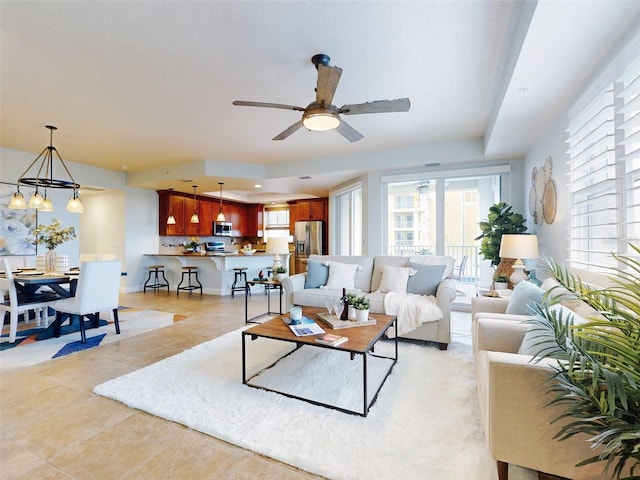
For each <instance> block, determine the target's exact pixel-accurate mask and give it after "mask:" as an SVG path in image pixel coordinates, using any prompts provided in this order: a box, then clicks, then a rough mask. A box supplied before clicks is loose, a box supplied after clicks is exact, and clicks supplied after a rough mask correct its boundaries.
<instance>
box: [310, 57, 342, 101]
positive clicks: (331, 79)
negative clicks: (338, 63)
mask: <svg viewBox="0 0 640 480" xmlns="http://www.w3.org/2000/svg"><path fill="white" fill-rule="evenodd" d="M341 75H342V69H341V68H340V67H327V66H326V65H318V84H317V85H316V102H317V103H319V104H321V105H322V104H324V105H331V104H332V103H333V95H334V94H335V93H336V89H337V88H338V82H339V81H340V76H341Z"/></svg>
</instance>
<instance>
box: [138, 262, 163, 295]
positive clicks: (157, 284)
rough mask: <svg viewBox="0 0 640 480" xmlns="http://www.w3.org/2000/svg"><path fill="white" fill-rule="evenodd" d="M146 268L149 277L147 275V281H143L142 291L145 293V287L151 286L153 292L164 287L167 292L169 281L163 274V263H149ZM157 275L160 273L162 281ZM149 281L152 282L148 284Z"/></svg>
mask: <svg viewBox="0 0 640 480" xmlns="http://www.w3.org/2000/svg"><path fill="white" fill-rule="evenodd" d="M148 268H149V277H147V281H146V282H145V283H144V289H143V293H147V288H151V289H152V290H153V291H154V293H155V292H157V291H158V290H160V289H161V288H166V289H167V293H169V281H168V280H167V277H165V276H164V265H149V267H148ZM159 275H162V281H161V280H160V277H159ZM152 276H153V278H152ZM149 282H153V283H151V284H150V283H149Z"/></svg>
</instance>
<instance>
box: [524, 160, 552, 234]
mask: <svg viewBox="0 0 640 480" xmlns="http://www.w3.org/2000/svg"><path fill="white" fill-rule="evenodd" d="M552 174H553V161H552V160H551V157H547V159H546V160H545V161H544V165H543V166H542V167H540V168H538V167H533V170H532V171H531V188H530V189H529V213H530V214H531V216H532V217H533V221H534V222H535V224H536V225H542V224H543V223H545V222H546V223H548V224H552V223H553V221H554V220H555V218H556V208H557V195H556V184H555V182H554V181H553V179H552V178H551V176H552Z"/></svg>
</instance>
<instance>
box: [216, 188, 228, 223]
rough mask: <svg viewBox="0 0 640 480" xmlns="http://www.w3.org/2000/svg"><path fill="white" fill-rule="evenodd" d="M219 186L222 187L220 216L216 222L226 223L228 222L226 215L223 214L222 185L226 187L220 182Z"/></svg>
mask: <svg viewBox="0 0 640 480" xmlns="http://www.w3.org/2000/svg"><path fill="white" fill-rule="evenodd" d="M218 185H220V211H219V212H218V216H217V217H216V222H224V221H226V220H227V219H226V218H225V216H224V213H223V212H222V185H224V183H222V182H218Z"/></svg>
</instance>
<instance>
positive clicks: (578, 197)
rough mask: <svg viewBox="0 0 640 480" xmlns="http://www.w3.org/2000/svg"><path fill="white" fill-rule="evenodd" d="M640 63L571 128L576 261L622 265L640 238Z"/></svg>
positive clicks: (590, 266)
mask: <svg viewBox="0 0 640 480" xmlns="http://www.w3.org/2000/svg"><path fill="white" fill-rule="evenodd" d="M639 68H640V60H638V59H636V61H635V62H633V63H632V64H631V65H630V66H629V68H627V69H626V70H625V71H624V73H623V74H622V75H621V76H620V78H619V79H618V80H617V81H615V82H613V83H611V84H610V85H609V86H607V88H605V90H604V91H603V92H602V93H601V94H600V95H599V96H598V97H597V98H596V99H595V100H594V101H593V102H592V103H591V104H590V105H589V106H588V107H587V108H585V109H584V111H582V112H581V113H580V114H579V115H578V116H577V117H575V118H574V119H573V120H572V121H571V122H570V125H569V130H568V133H569V140H568V141H569V152H568V154H569V191H570V195H571V205H570V223H569V225H570V226H569V234H570V249H571V252H570V262H571V264H572V266H574V267H577V268H581V269H585V270H602V269H603V268H606V267H612V266H616V263H615V260H614V259H613V257H612V256H611V252H616V253H629V250H628V246H627V242H628V241H634V240H635V242H637V241H638V240H639V239H640V235H639V233H640V232H639V229H640V213H639V212H638V210H639V209H640V202H639V197H640V168H639V165H640V149H639V147H640V132H639V130H640V115H639V112H640V97H639V96H638V91H639V89H640V87H639V84H640V80H639V77H640V72H639Z"/></svg>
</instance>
